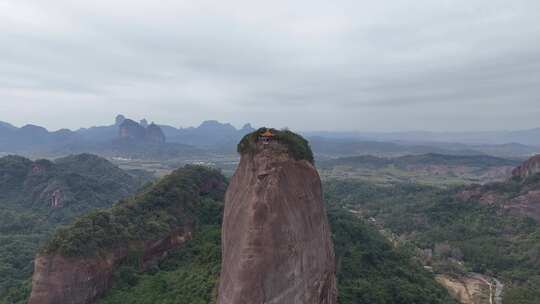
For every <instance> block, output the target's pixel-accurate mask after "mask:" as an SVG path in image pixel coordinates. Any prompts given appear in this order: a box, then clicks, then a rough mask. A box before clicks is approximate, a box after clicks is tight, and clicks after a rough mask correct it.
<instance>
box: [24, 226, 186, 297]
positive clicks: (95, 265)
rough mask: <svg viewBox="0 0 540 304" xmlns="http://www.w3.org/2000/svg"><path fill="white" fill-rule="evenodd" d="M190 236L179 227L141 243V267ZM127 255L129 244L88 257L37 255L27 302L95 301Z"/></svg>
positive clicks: (151, 262)
mask: <svg viewBox="0 0 540 304" xmlns="http://www.w3.org/2000/svg"><path fill="white" fill-rule="evenodd" d="M189 239H191V229H189V230H184V229H179V230H177V231H175V232H174V233H172V234H171V235H170V236H168V237H166V238H164V239H161V240H157V241H147V242H144V243H143V244H140V246H142V248H143V256H142V259H141V265H140V267H141V268H142V269H146V268H148V267H150V266H151V265H153V264H154V263H157V262H158V261H159V260H160V259H161V258H163V257H164V256H165V255H167V252H168V251H169V250H171V249H172V248H175V247H177V246H180V245H181V244H183V243H184V242H185V241H187V240H189ZM136 246H137V245H136ZM128 254H129V250H128V247H126V246H124V247H120V248H117V249H115V250H113V251H112V252H109V253H107V254H104V255H99V256H91V257H65V256H62V255H60V254H50V255H38V256H37V257H36V259H35V261H34V275H33V276H32V293H31V295H30V299H29V301H28V304H60V303H70V304H79V303H80V304H87V303H94V302H95V300H96V299H98V298H100V297H101V296H102V295H103V294H104V293H105V292H106V291H107V290H108V289H109V288H110V285H111V283H112V276H113V272H114V269H115V267H116V266H117V265H118V264H119V263H120V262H122V261H123V260H124V259H125V258H126V257H127V256H128Z"/></svg>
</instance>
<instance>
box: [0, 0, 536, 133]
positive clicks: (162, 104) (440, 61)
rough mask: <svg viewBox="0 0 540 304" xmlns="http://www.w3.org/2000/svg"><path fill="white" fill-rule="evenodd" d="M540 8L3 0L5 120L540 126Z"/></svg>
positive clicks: (424, 1)
mask: <svg viewBox="0 0 540 304" xmlns="http://www.w3.org/2000/svg"><path fill="white" fill-rule="evenodd" d="M539 11H540V2H538V1H534V0H518V1H512V2H508V1H503V0H489V1H488V0H475V1H465V0H455V1H451V2H434V1H428V0H419V1H405V0H400V1H389V0H388V1H378V2H376V3H374V2H367V1H334V2H326V1H295V2H290V1H278V2H272V3H258V2H252V1H238V0H237V1H232V2H231V1H229V2H226V3H224V2H215V1H197V2H188V1H164V2H160V3H159V5H156V3H155V2H153V1H138V2H133V1H120V0H118V1H104V0H98V1H92V2H88V1H67V0H59V1H37V0H35V1H31V0H17V1H12V0H7V1H2V3H0V43H1V44H2V46H3V47H2V48H1V49H0V68H1V69H2V74H1V75H0V120H1V121H6V122H9V123H12V124H14V125H17V126H22V125H25V124H27V123H32V124H35V125H40V126H44V127H46V128H47V129H49V130H57V129H60V128H69V129H72V130H74V129H78V128H80V127H91V126H94V125H109V124H111V123H112V121H114V115H115V113H122V114H124V115H126V116H127V117H131V118H134V119H136V120H139V119H141V118H147V119H148V120H149V121H155V122H157V123H160V124H167V125H172V126H175V127H179V126H183V127H188V126H197V125H198V124H200V122H201V121H203V120H207V119H215V120H219V121H221V122H230V123H232V124H233V125H234V126H235V127H237V128H238V127H241V126H242V125H243V124H244V123H248V122H249V123H252V124H253V125H254V126H261V125H267V126H275V127H289V128H291V129H294V130H299V131H321V130H326V131H361V132H399V131H417V130H421V131H432V132H441V131H442V132H461V131H496V130H523V129H533V128H537V127H539V126H540V124H539V123H538V117H540V100H539V96H540V85H539V79H540V41H539V40H538V39H536V38H537V37H540V18H539V14H538V12H539Z"/></svg>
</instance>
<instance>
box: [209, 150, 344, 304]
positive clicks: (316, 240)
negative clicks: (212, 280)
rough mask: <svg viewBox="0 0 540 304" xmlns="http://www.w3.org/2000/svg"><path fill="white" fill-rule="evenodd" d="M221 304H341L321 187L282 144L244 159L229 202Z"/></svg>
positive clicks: (228, 195) (303, 163)
mask: <svg viewBox="0 0 540 304" xmlns="http://www.w3.org/2000/svg"><path fill="white" fill-rule="evenodd" d="M222 248H223V253H222V258H223V259H222V270H221V278H220V286H219V297H218V303H219V304H263V303H264V304H288V303H291V304H292V303H295V304H296V303H298V304H300V303H302V304H303V303H305V304H334V303H336V297H337V291H336V277H335V258H334V251H333V244H332V240H331V237H330V228H329V225H328V220H327V218H326V213H325V210H324V205H323V201H322V191H321V182H320V178H319V175H318V173H317V171H316V169H315V167H314V166H313V165H312V164H311V163H310V162H308V161H307V160H295V159H294V158H293V157H291V156H290V155H289V154H288V153H287V148H286V147H285V146H283V145H281V144H279V143H277V142H273V143H270V144H262V143H261V144H257V148H256V151H254V153H244V154H243V155H242V158H241V161H240V164H239V166H238V168H237V171H236V173H235V174H234V176H233V178H232V180H231V183H230V185H229V188H228V189H227V193H226V196H225V211H224V222H223V230H222Z"/></svg>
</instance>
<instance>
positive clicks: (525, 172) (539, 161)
mask: <svg viewBox="0 0 540 304" xmlns="http://www.w3.org/2000/svg"><path fill="white" fill-rule="evenodd" d="M537 173H540V155H536V156H533V157H531V158H529V159H528V160H527V161H526V162H524V163H523V164H522V165H521V166H519V167H517V168H515V169H514V170H513V171H512V176H515V177H520V178H522V179H526V178H527V177H529V176H533V175H535V174H537Z"/></svg>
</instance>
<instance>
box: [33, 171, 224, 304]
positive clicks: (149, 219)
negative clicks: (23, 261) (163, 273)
mask: <svg viewBox="0 0 540 304" xmlns="http://www.w3.org/2000/svg"><path fill="white" fill-rule="evenodd" d="M225 187H226V180H225V177H224V176H223V175H222V174H221V173H219V171H217V170H213V169H209V168H205V167H201V166H185V167H183V168H180V169H178V170H175V171H173V172H172V173H171V174H169V175H168V176H166V177H164V178H162V179H160V180H159V181H158V182H157V183H156V184H155V185H154V186H153V187H151V188H149V189H148V190H146V191H144V192H143V193H140V194H138V195H136V196H134V197H133V198H131V199H126V200H122V201H120V202H118V203H117V204H116V205H115V206H114V207H112V208H109V209H107V210H97V211H94V212H91V213H89V214H86V215H84V216H82V217H80V218H78V219H76V220H75V221H74V222H73V223H71V224H70V225H69V226H66V228H63V229H58V230H57V232H56V233H55V235H54V236H53V237H52V238H51V239H49V241H48V242H47V243H46V244H45V246H44V247H43V248H42V250H40V253H39V254H38V256H37V257H36V260H35V266H34V267H35V269H34V275H33V277H32V293H31V295H30V299H29V302H28V303H29V304H64V303H70V304H90V303H95V302H96V300H97V299H99V298H100V297H101V296H102V295H103V294H104V293H105V292H106V291H107V290H108V289H109V287H110V285H111V283H112V278H113V273H114V271H115V269H116V268H117V266H119V265H120V264H121V263H123V262H124V261H126V262H127V263H129V266H131V267H138V268H139V269H140V270H143V271H144V270H147V269H150V268H152V267H153V266H155V265H156V263H157V262H159V261H160V260H162V259H163V258H164V257H166V256H167V255H168V253H169V252H170V250H171V249H173V248H177V247H179V246H181V245H182V244H184V242H186V241H188V240H190V239H191V238H192V234H193V231H194V230H195V229H196V227H197V225H198V224H200V223H201V222H203V221H204V218H203V217H199V213H198V210H199V209H198V208H199V207H200V204H202V203H203V202H204V201H205V200H213V201H216V202H221V201H223V197H224V192H225ZM156 226H158V227H160V228H159V229H160V230H159V231H156V229H155V227H156Z"/></svg>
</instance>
